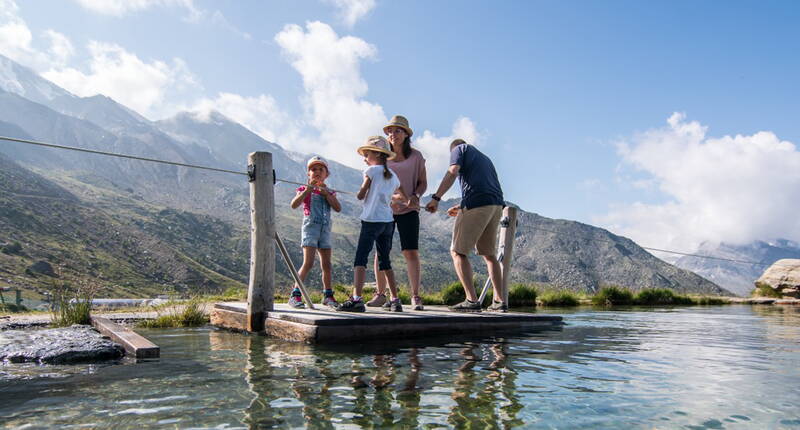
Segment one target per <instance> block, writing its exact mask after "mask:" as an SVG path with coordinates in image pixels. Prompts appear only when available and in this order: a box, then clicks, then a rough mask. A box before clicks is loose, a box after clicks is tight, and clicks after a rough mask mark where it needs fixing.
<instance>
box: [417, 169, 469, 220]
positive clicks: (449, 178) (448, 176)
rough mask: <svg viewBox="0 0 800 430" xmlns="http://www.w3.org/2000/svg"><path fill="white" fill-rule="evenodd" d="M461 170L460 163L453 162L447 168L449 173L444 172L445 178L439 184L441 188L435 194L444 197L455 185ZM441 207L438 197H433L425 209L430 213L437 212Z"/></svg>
mask: <svg viewBox="0 0 800 430" xmlns="http://www.w3.org/2000/svg"><path fill="white" fill-rule="evenodd" d="M460 170H461V166H459V165H458V164H451V165H450V167H449V168H448V169H447V173H445V174H444V178H442V182H441V183H440V184H439V188H438V189H437V190H436V192H435V193H434V194H433V195H434V196H436V197H438V198H440V199H441V198H442V196H443V195H444V194H445V193H446V192H447V191H448V190H449V189H450V187H452V186H453V183H455V182H456V178H458V172H459V171H460ZM438 208H439V202H438V201H437V200H436V199H432V200H431V201H430V202H428V204H427V205H425V210H427V211H428V212H430V213H434V212H436V210H437V209H438Z"/></svg>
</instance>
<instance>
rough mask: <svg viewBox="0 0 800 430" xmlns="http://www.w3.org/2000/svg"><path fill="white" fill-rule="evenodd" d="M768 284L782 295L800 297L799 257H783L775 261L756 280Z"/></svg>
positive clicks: (757, 283) (757, 282) (758, 282)
mask: <svg viewBox="0 0 800 430" xmlns="http://www.w3.org/2000/svg"><path fill="white" fill-rule="evenodd" d="M759 284H765V285H769V286H770V287H771V288H773V289H774V290H775V291H777V292H778V293H780V294H781V295H782V296H784V297H794V298H798V299H800V259H794V258H784V259H782V260H778V261H776V262H775V263H774V264H773V265H772V266H769V268H768V269H767V270H766V271H765V272H764V274H763V275H761V277H760V278H758V280H757V281H756V286H758V285H759Z"/></svg>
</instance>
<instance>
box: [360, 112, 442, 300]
mask: <svg viewBox="0 0 800 430" xmlns="http://www.w3.org/2000/svg"><path fill="white" fill-rule="evenodd" d="M383 132H384V134H386V136H387V139H388V140H389V143H390V144H391V150H392V151H393V152H394V153H395V154H396V155H395V157H394V159H392V160H390V161H389V168H390V169H392V171H393V172H395V173H397V178H398V179H400V184H401V185H402V187H403V189H404V190H406V192H407V194H408V197H409V199H410V201H409V203H408V204H405V203H402V202H395V203H394V204H392V213H393V218H394V223H395V225H396V226H397V232H398V233H399V234H400V249H401V250H402V253H403V257H405V259H406V271H407V272H408V283H409V284H410V285H411V306H412V309H414V310H415V311H421V310H422V309H423V308H422V299H421V298H420V296H419V284H420V270H421V269H420V260H419V209H420V207H419V198H420V196H422V195H423V194H425V190H426V189H427V188H428V178H427V173H426V171H425V158H424V157H423V156H422V153H421V152H419V151H417V150H416V149H413V148H412V147H411V136H412V135H413V134H414V131H413V130H411V127H409V125H408V120H407V119H406V117H404V116H402V115H395V116H393V117H392V119H391V120H390V121H389V123H388V124H387V125H386V126H385V127H383ZM375 280H376V283H377V286H378V288H377V289H378V291H377V292H376V294H375V296H374V297H373V298H372V300H370V301H369V302H367V306H384V307H386V306H389V302H388V301H387V300H386V295H385V294H384V293H385V291H386V280H385V279H383V277H382V276H380V271H379V270H378V260H377V258H376V259H375Z"/></svg>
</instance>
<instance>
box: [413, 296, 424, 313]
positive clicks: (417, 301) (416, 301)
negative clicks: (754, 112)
mask: <svg viewBox="0 0 800 430" xmlns="http://www.w3.org/2000/svg"><path fill="white" fill-rule="evenodd" d="M411 306H413V307H412V309H414V310H415V311H421V310H423V309H425V308H424V307H423V306H422V297H420V296H414V297H412V298H411Z"/></svg>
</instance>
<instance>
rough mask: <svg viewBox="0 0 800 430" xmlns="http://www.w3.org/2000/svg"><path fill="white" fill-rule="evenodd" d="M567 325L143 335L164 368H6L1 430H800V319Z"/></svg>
mask: <svg viewBox="0 0 800 430" xmlns="http://www.w3.org/2000/svg"><path fill="white" fill-rule="evenodd" d="M561 312H562V311H560V310H554V311H553V313H561ZM563 315H564V320H565V323H566V324H565V325H564V326H562V327H559V328H557V329H550V330H544V331H538V332H531V333H526V334H520V335H515V336H508V337H492V338H479V339H468V338H459V339H454V338H448V339H428V340H426V341H424V342H414V343H409V342H404V343H396V342H394V343H385V344H383V345H381V344H375V343H372V344H352V345H338V346H336V347H323V346H309V345H304V344H297V343H290V342H284V341H279V340H275V339H271V338H266V337H263V336H251V335H244V334H236V333H229V332H225V331H219V330H215V329H211V328H202V329H193V330H186V329H181V330H146V331H145V330H142V331H140V332H141V333H142V334H144V335H145V336H147V337H148V338H150V339H151V340H153V341H154V342H155V343H156V344H158V345H159V346H161V348H162V357H161V358H160V359H159V360H154V361H148V362H139V363H123V364H115V365H101V366H98V365H91V366H90V365H85V366H77V367H54V368H47V369H46V370H44V368H43V367H40V366H31V365H26V366H21V365H5V366H2V367H0V371H1V372H2V374H3V375H2V376H3V379H2V380H0V424H3V425H4V426H6V427H10V428H56V427H58V428H152V427H160V428H225V429H228V428H271V427H278V428H303V427H310V428H452V427H457V428H477V429H484V428H512V427H516V428H613V429H619V428H690V429H699V428H710V429H719V428H730V429H736V428H741V429H752V428H759V429H761V428H789V429H800V309H797V308H792V307H779V306H761V307H758V306H753V307H751V306H739V305H735V306H720V307H689V308H674V309H627V310H617V309H615V310H610V311H602V310H597V309H589V308H581V309H578V310H575V311H571V312H567V313H563Z"/></svg>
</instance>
